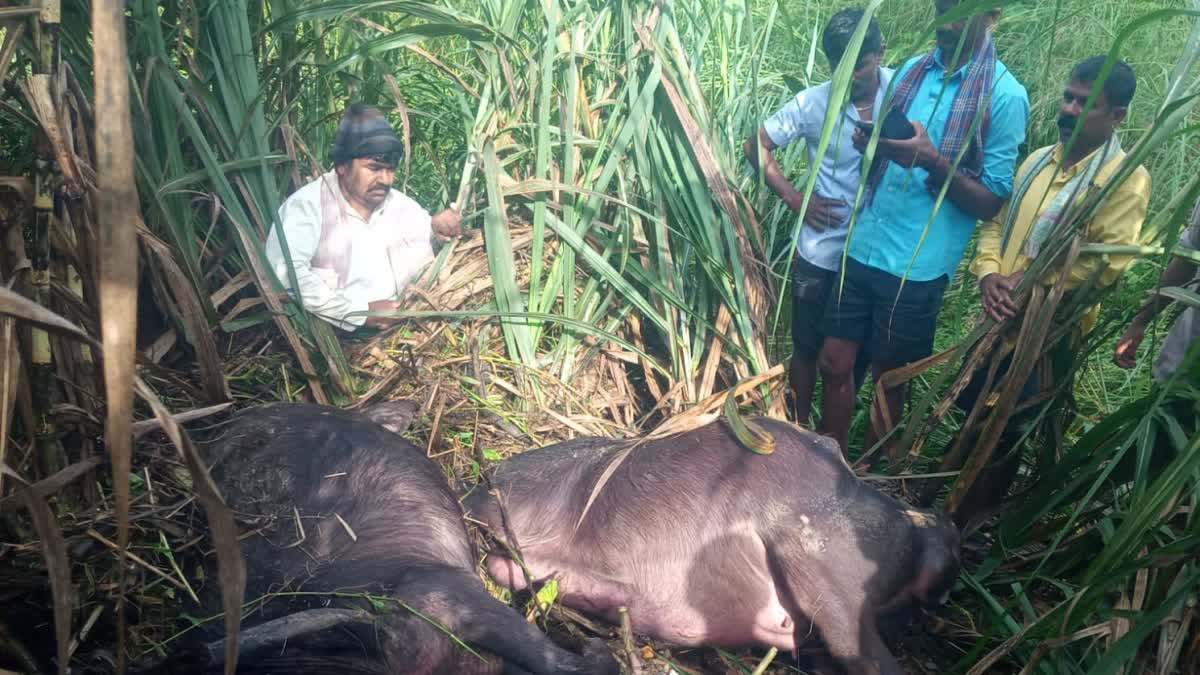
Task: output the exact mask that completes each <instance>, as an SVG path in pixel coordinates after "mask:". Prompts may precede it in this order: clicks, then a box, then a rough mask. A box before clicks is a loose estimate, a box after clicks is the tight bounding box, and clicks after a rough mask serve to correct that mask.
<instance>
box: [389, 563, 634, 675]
mask: <svg viewBox="0 0 1200 675" xmlns="http://www.w3.org/2000/svg"><path fill="white" fill-rule="evenodd" d="M395 593H396V597H398V598H399V599H401V600H402V601H404V602H405V604H407V605H408V606H409V607H410V608H412V609H413V610H415V612H419V613H420V614H421V615H423V617H424V618H422V616H417V615H416V614H415V613H413V612H408V611H406V610H403V609H401V610H400V614H399V615H397V616H396V617H395V620H394V621H393V622H392V625H393V626H394V627H395V628H396V630H393V631H390V632H391V633H392V634H391V635H388V636H387V638H385V639H389V640H390V641H392V642H393V644H395V645H396V648H397V649H403V650H413V649H415V650H423V651H425V652H428V653H421V654H411V655H405V656H404V657H403V660H405V661H407V660H408V659H411V658H414V657H415V658H416V660H417V661H418V662H420V663H422V664H425V663H429V665H430V667H432V668H434V670H431V671H429V672H451V670H449V669H447V668H446V666H447V665H450V664H461V665H460V666H459V669H458V670H456V671H454V672H468V671H467V670H466V668H468V667H471V668H476V667H477V666H475V664H478V663H479V659H478V658H477V657H476V656H474V655H473V654H470V653H468V652H466V651H465V650H463V649H462V648H461V647H459V646H458V645H456V644H454V643H453V642H452V640H451V639H450V638H449V637H448V636H447V635H446V632H449V633H450V634H452V635H454V636H455V637H456V638H458V639H459V640H461V641H462V642H464V643H466V644H468V645H470V646H472V647H473V648H481V649H485V650H487V651H489V652H491V653H493V654H495V655H497V656H499V657H500V658H502V659H503V660H504V662H505V666H506V672H520V671H518V670H516V668H523V669H525V670H526V671H528V672H529V673H532V674H533V675H543V674H545V675H550V674H551V673H563V674H572V673H614V674H615V673H616V672H617V667H616V662H615V661H614V660H613V657H612V654H611V653H610V652H609V651H608V649H607V647H605V646H604V643H603V641H600V640H594V641H592V642H591V643H590V644H589V645H588V646H587V647H586V648H585V650H584V655H583V656H578V655H576V654H573V653H571V652H569V651H567V650H565V649H562V648H561V647H559V646H558V645H556V644H554V642H552V641H551V640H550V638H548V637H546V636H545V634H543V633H542V632H541V631H539V630H538V629H537V628H536V627H534V626H532V625H530V624H528V623H526V622H525V621H524V620H523V619H522V618H521V616H520V615H518V614H517V613H516V612H514V611H513V610H512V609H511V608H509V607H506V606H505V605H503V604H501V603H500V602H499V601H497V600H496V599H495V598H493V597H492V596H490V595H488V593H487V591H486V590H485V589H484V587H483V584H481V583H480V582H479V579H478V578H477V577H475V576H474V575H472V574H470V573H468V572H465V571H462V570H457V569H453V568H441V569H437V568H434V569H427V570H425V571H423V572H414V573H412V574H407V575H405V578H404V580H403V583H402V585H401V586H399V587H398V588H397V589H396V591H395ZM427 619H433V620H436V621H437V622H439V623H441V624H442V626H444V628H445V630H444V631H443V630H442V629H440V628H439V627H437V626H434V625H432V624H431V623H430V622H429V621H428V620H427ZM413 633H417V634H419V635H420V638H418V639H414V637H413ZM435 634H436V635H435ZM439 645H440V646H439ZM390 651H391V650H385V653H387V652H390ZM480 665H482V664H480ZM421 672H425V671H424V670H422V671H421ZM476 672H479V671H478V670H477V671H476ZM484 672H491V671H484Z"/></svg>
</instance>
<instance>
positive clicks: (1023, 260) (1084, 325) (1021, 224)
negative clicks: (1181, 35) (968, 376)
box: [956, 56, 1150, 525]
mask: <svg viewBox="0 0 1200 675" xmlns="http://www.w3.org/2000/svg"><path fill="white" fill-rule="evenodd" d="M1104 60H1105V57H1104V56H1095V57H1092V58H1089V59H1087V60H1085V61H1082V62H1080V63H1079V64H1078V65H1076V66H1075V68H1074V69H1072V71H1071V76H1070V78H1069V79H1068V82H1067V85H1066V88H1065V89H1064V90H1063V98H1062V102H1061V103H1060V105H1059V113H1058V129H1059V142H1058V143H1056V144H1054V145H1052V146H1048V147H1044V148H1040V149H1038V150H1035V151H1033V152H1032V153H1030V155H1029V157H1028V158H1027V159H1026V160H1025V161H1024V163H1023V164H1022V165H1021V167H1020V168H1019V169H1018V171H1017V176H1016V180H1015V183H1014V190H1013V194H1012V197H1011V198H1010V199H1009V201H1008V202H1007V203H1006V204H1005V206H1004V208H1002V209H1001V211H1000V213H999V214H998V215H997V216H996V218H994V219H992V220H990V221H988V222H986V223H985V224H984V225H983V226H982V227H981V228H980V232H979V242H978V252H977V254H976V256H975V260H974V261H973V262H972V263H971V271H972V273H974V274H975V275H976V276H977V277H978V278H979V288H980V296H981V298H980V300H981V303H982V305H983V311H984V313H985V314H987V315H988V316H989V317H991V318H993V319H995V320H996V321H999V322H1004V321H1007V320H1009V319H1011V318H1013V317H1014V316H1016V315H1017V313H1018V312H1019V311H1020V308H1019V307H1018V306H1017V304H1016V302H1015V301H1014V299H1013V295H1012V293H1013V290H1014V289H1015V288H1016V286H1017V283H1018V282H1019V281H1020V280H1021V276H1022V275H1023V274H1024V272H1025V270H1026V269H1027V268H1028V267H1029V264H1030V263H1031V262H1032V261H1033V259H1034V258H1036V257H1037V254H1038V252H1039V249H1040V247H1041V245H1042V243H1043V242H1044V241H1045V239H1046V237H1047V236H1048V235H1049V234H1050V232H1051V231H1052V230H1053V228H1054V226H1055V224H1056V223H1057V222H1058V220H1059V219H1060V218H1061V217H1062V216H1063V214H1064V213H1066V212H1067V211H1068V209H1069V208H1070V206H1071V205H1072V204H1075V203H1078V202H1079V201H1081V200H1082V199H1083V198H1084V197H1085V195H1086V194H1087V192H1088V188H1089V187H1097V188H1098V187H1101V186H1103V185H1105V183H1106V182H1107V181H1109V180H1110V178H1111V177H1112V176H1113V174H1114V173H1116V171H1117V169H1118V168H1119V167H1120V166H1121V163H1122V162H1123V161H1124V159H1125V152H1124V151H1123V150H1122V149H1121V142H1120V139H1119V138H1118V137H1117V135H1116V129H1117V127H1118V126H1119V125H1120V124H1121V122H1122V121H1124V119H1125V116H1126V113H1127V112H1128V110H1129V103H1130V101H1131V100H1132V99H1133V94H1134V91H1135V89H1136V88H1137V80H1136V77H1135V76H1134V73H1133V69H1132V68H1130V67H1129V65H1128V64H1126V63H1125V62H1124V61H1117V62H1115V63H1114V64H1113V68H1112V71H1111V72H1110V73H1109V74H1108V77H1107V79H1105V80H1104V82H1103V85H1102V87H1101V90H1100V92H1099V93H1098V94H1097V96H1096V101H1095V103H1094V104H1093V106H1092V109H1091V110H1090V111H1089V112H1088V114H1087V115H1086V116H1082V113H1083V107H1084V104H1085V103H1086V102H1087V99H1088V97H1089V96H1090V95H1091V93H1092V90H1093V88H1094V87H1095V86H1096V83H1097V80H1099V79H1100V71H1101V68H1102V67H1103V65H1104ZM1076 127H1078V129H1079V132H1078V135H1077V136H1076V138H1075V140H1074V142H1073V143H1071V144H1070V145H1069V146H1068V143H1069V141H1070V139H1071V136H1072V134H1073V133H1075V129H1076ZM1149 201H1150V174H1149V172H1147V171H1146V169H1145V168H1144V167H1142V166H1139V167H1137V169H1136V170H1134V171H1133V172H1132V173H1131V174H1129V176H1128V177H1127V178H1126V179H1125V180H1124V181H1122V182H1121V184H1120V185H1117V186H1115V188H1114V189H1113V190H1112V191H1111V192H1110V193H1109V195H1108V198H1107V199H1106V200H1105V202H1104V203H1103V204H1102V205H1101V206H1100V208H1099V209H1098V210H1097V211H1096V213H1095V215H1094V216H1093V218H1092V219H1091V221H1090V222H1088V223H1086V224H1085V226H1084V239H1085V243H1089V244H1117V245H1133V244H1137V243H1138V238H1139V235H1140V234H1141V230H1142V224H1143V222H1144V221H1145V218H1146V208H1147V205H1148V203H1149ZM1131 261H1132V257H1131V256H1123V255H1111V256H1108V257H1107V258H1103V257H1101V256H1098V255H1087V254H1084V255H1081V256H1080V257H1079V258H1078V259H1077V260H1076V262H1075V264H1074V265H1073V266H1072V267H1071V269H1070V270H1068V278H1067V282H1066V290H1067V292H1071V291H1073V290H1076V289H1078V288H1079V287H1080V286H1081V285H1083V284H1085V283H1086V282H1087V281H1088V280H1089V279H1091V278H1092V277H1093V275H1098V278H1097V283H1098V284H1099V285H1100V286H1108V285H1111V284H1112V283H1113V282H1115V281H1116V280H1117V278H1118V277H1120V275H1121V273H1122V272H1123V271H1124V270H1125V268H1126V267H1127V266H1128V265H1129V263H1130V262H1131ZM1059 274H1060V272H1058V271H1053V272H1051V273H1050V274H1049V275H1048V276H1047V278H1046V279H1045V280H1044V283H1046V284H1047V285H1050V284H1053V283H1055V282H1056V281H1057V279H1058V275H1059ZM1098 311H1099V306H1097V307H1094V308H1092V309H1091V310H1090V311H1089V312H1088V313H1087V314H1086V315H1085V316H1084V318H1083V320H1082V321H1081V325H1080V326H1079V332H1078V333H1077V334H1078V335H1082V334H1085V333H1087V332H1088V331H1089V330H1091V328H1092V326H1094V325H1095V321H1096V316H1097V314H1098ZM1047 348H1048V349H1049V348H1052V346H1049V345H1048V346H1047ZM1010 360H1011V355H1010V356H1009V357H1006V358H1005V359H1004V360H1003V361H1002V362H1001V363H1000V366H999V370H998V372H997V374H996V377H997V380H999V378H1000V377H1001V376H1003V375H1004V373H1005V372H1007V370H1008V368H1009V365H1010ZM984 375H985V373H984V372H983V371H980V372H977V373H976V374H975V377H974V378H973V379H972V381H971V382H970V383H969V384H968V386H967V388H966V389H965V390H964V391H963V393H962V395H960V396H959V398H958V400H957V401H956V403H957V405H958V406H959V407H960V408H962V409H963V410H966V411H970V410H971V409H972V408H974V406H975V402H976V400H977V399H978V397H979V394H980V389H982V386H983V380H984V379H985V378H984ZM1038 389H1039V382H1038V381H1037V371H1036V370H1035V371H1034V373H1033V374H1032V375H1031V376H1030V378H1029V380H1028V381H1027V382H1025V384H1024V385H1023V386H1022V390H1021V393H1020V399H1021V400H1026V399H1029V398H1032V397H1033V396H1034V395H1036V394H1037V393H1038ZM1036 416H1037V407H1036V406H1035V407H1033V408H1027V409H1026V410H1024V411H1022V412H1021V413H1018V414H1016V415H1014V416H1013V417H1012V418H1010V420H1009V423H1008V426H1007V428H1006V429H1005V430H1004V432H1003V435H1002V436H1001V439H1000V443H999V446H998V447H997V448H996V451H995V453H994V455H993V456H994V457H998V458H1002V459H1001V461H1000V463H999V464H998V465H995V466H994V467H993V468H990V469H989V470H987V471H985V472H984V473H983V474H982V475H981V476H980V477H979V479H978V480H977V481H976V483H975V485H974V486H973V487H972V489H971V491H970V492H969V493H968V495H967V496H966V498H965V499H964V501H963V503H962V505H961V507H960V509H959V512H958V514H956V520H958V521H959V524H960V525H965V524H967V522H968V521H969V520H970V519H971V518H972V517H973V516H975V515H977V514H978V512H979V511H981V510H983V509H987V508H989V507H991V506H994V505H996V504H997V503H998V502H1000V501H1001V500H1003V498H1004V496H1005V495H1006V494H1007V492H1008V488H1009V487H1010V486H1011V484H1012V482H1013V479H1014V478H1015V477H1016V473H1017V468H1018V465H1019V460H1020V455H1019V453H1014V452H1011V451H1012V450H1013V449H1014V448H1015V446H1016V444H1017V442H1019V441H1020V438H1021V435H1022V433H1023V431H1024V427H1025V426H1026V425H1027V424H1028V423H1029V422H1031V421H1032V420H1033V418H1035V417H1036Z"/></svg>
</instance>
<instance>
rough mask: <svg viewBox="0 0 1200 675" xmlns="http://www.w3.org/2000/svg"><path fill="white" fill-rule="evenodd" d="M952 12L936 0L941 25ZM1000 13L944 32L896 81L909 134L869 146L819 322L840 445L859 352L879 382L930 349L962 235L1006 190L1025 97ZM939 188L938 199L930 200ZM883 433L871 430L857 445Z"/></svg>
mask: <svg viewBox="0 0 1200 675" xmlns="http://www.w3.org/2000/svg"><path fill="white" fill-rule="evenodd" d="M958 4H959V0H934V7H935V11H936V12H937V15H938V16H939V17H940V16H942V15H944V14H946V13H947V12H949V11H950V10H952V9H953V8H954V7H955V6H957V5H958ZM999 14H1000V10H999V9H992V10H987V11H985V12H983V13H980V14H976V15H974V16H972V17H969V18H964V19H960V20H957V21H953V22H949V23H945V24H943V25H941V26H940V27H939V28H938V29H937V47H936V48H935V49H934V50H933V51H932V52H930V53H928V54H925V55H922V56H919V57H917V58H914V59H912V60H910V61H908V62H907V63H905V64H904V66H903V67H901V68H900V70H899V71H898V72H897V73H896V78H895V83H896V84H895V91H894V93H893V99H892V101H893V106H894V107H895V108H896V109H898V110H899V111H900V112H902V113H904V115H905V117H907V118H908V119H909V120H910V121H911V122H912V125H913V131H914V135H913V136H912V137H911V138H908V139H905V140H895V139H889V138H884V137H882V135H881V137H880V139H879V141H878V146H877V148H876V151H875V152H876V154H875V161H874V162H873V163H872V167H871V170H870V172H869V175H868V182H867V186H866V191H865V197H864V200H865V203H864V204H862V205H860V209H861V210H860V212H859V214H858V218H857V219H856V222H855V223H854V225H853V230H852V231H851V233H850V236H849V242H848V244H847V259H846V264H845V279H844V284H843V287H842V288H841V289H840V292H837V291H836V290H835V294H831V296H830V300H829V302H828V303H827V305H826V307H827V309H826V313H825V320H824V326H823V328H824V331H825V334H826V336H827V337H826V339H825V343H824V345H823V347H822V349H821V355H820V366H821V376H822V380H823V382H824V383H825V392H824V401H823V403H824V405H823V407H822V418H821V430H822V432H823V433H826V434H827V435H830V436H832V437H834V438H835V439H837V441H838V442H839V443H840V444H841V446H842V448H843V449H845V448H846V445H847V441H848V435H849V428H850V418H851V414H852V412H853V408H854V391H855V387H854V383H853V370H854V363H855V359H856V357H857V355H858V352H859V350H860V348H865V349H866V350H867V352H868V353H869V354H870V357H871V368H872V372H873V375H874V378H875V380H876V381H878V380H879V378H880V377H881V376H882V375H883V374H884V373H886V372H888V371H890V370H893V369H895V368H899V367H901V366H904V365H906V364H908V363H912V362H915V361H920V360H921V359H924V358H925V357H927V356H929V355H930V354H931V353H932V352H933V337H934V332H935V330H936V327H937V317H938V313H939V311H940V309H941V304H942V293H943V291H944V290H945V288H946V284H947V283H948V282H949V279H950V277H951V276H952V275H953V274H954V271H955V269H956V268H957V267H958V264H959V262H960V261H961V259H962V255H963V252H964V250H965V248H966V245H967V242H968V241H969V240H970V238H971V233H972V232H973V231H974V230H975V227H976V225H977V223H978V221H980V220H987V219H990V218H992V217H993V216H995V215H996V213H998V212H999V210H1000V207H1001V206H1002V205H1003V203H1004V200H1005V199H1006V198H1007V197H1008V196H1009V193H1010V192H1011V191H1012V182H1013V173H1014V170H1015V166H1016V159H1017V152H1018V146H1019V145H1020V144H1021V143H1022V142H1023V141H1024V139H1025V126H1026V121H1027V119H1028V116H1029V97H1028V95H1027V94H1026V92H1025V88H1024V87H1023V86H1021V84H1020V83H1019V82H1018V81H1017V79H1016V77H1015V76H1014V75H1013V74H1012V73H1011V72H1009V70H1008V68H1006V67H1005V66H1004V64H1003V63H1001V62H1000V61H999V60H998V59H997V58H996V55H995V49H994V47H993V45H992V42H991V37H990V31H991V28H992V26H993V25H994V24H995V22H996V20H997V19H998V18H999ZM854 142H855V146H856V147H857V148H859V150H860V151H861V150H865V148H866V146H867V136H866V135H865V134H864V133H863V132H862V131H861V130H860V131H858V132H856V134H855V139H854ZM960 158H961V159H960ZM955 162H958V165H957V169H955V168H954V165H955ZM947 181H948V182H949V187H948V189H947V191H946V195H945V199H944V201H942V202H941V204H936V202H937V199H938V195H939V193H940V191H941V189H942V187H943V185H945V184H946V183H947ZM935 205H936V209H935ZM886 394H887V395H886V401H883V402H882V403H883V404H884V405H886V406H887V412H888V414H889V416H890V419H891V420H892V421H893V422H895V421H896V420H898V419H899V417H900V413H901V412H902V409H903V404H904V387H903V386H897V387H894V388H892V389H890V390H888V391H887V392H886ZM885 431H886V430H882V429H876V428H875V426H874V424H871V425H870V426H869V427H868V430H867V436H866V439H865V442H864V449H870V448H871V447H872V446H874V445H875V442H876V440H877V439H878V438H879V436H880V434H881V433H882V432H885ZM893 459H894V458H893Z"/></svg>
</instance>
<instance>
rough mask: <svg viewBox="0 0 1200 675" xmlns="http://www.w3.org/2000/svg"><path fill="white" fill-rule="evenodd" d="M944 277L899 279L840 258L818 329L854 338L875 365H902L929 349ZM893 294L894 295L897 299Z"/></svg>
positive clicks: (935, 327)
mask: <svg viewBox="0 0 1200 675" xmlns="http://www.w3.org/2000/svg"><path fill="white" fill-rule="evenodd" d="M949 282H950V278H949V277H948V276H946V275H942V276H941V277H938V278H937V279H934V280H932V281H913V280H912V279H909V280H907V281H905V282H904V288H903V290H901V288H900V277H897V276H892V275H891V274H888V273H887V272H884V271H883V270H879V269H875V268H874V267H868V266H867V265H864V264H862V263H860V262H858V261H856V260H854V259H853V258H847V259H846V268H845V281H844V283H843V284H842V288H841V289H840V291H841V293H840V297H839V289H838V287H837V285H836V284H831V285H830V289H829V296H828V300H826V303H825V320H824V321H823V322H822V330H823V331H824V332H825V335H827V336H829V337H838V338H842V339H844V340H850V341H851V342H857V343H858V344H859V345H860V348H862V349H866V350H867V351H868V352H870V354H871V356H872V359H873V361H874V362H876V363H880V364H883V365H886V366H888V367H890V368H895V367H899V366H902V365H904V364H907V363H912V362H914V361H920V360H921V359H923V358H925V357H927V356H929V355H930V354H932V353H933V336H934V333H935V332H936V331H937V318H938V312H940V311H941V309H942V294H943V293H945V291H946V285H947V284H948V283H949ZM897 293H899V298H897V297H896V296H897Z"/></svg>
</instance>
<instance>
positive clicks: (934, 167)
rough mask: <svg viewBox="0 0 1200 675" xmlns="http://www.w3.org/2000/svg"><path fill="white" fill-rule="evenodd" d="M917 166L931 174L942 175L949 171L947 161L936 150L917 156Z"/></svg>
mask: <svg viewBox="0 0 1200 675" xmlns="http://www.w3.org/2000/svg"><path fill="white" fill-rule="evenodd" d="M917 166H919V167H921V168H922V169H924V170H925V171H926V172H927V173H929V175H931V176H936V177H942V176H945V175H946V174H948V173H950V166H949V162H947V161H946V159H945V158H944V157H942V154H941V153H940V152H937V151H934V152H933V153H932V154H930V155H925V156H922V157H918V158H917Z"/></svg>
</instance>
